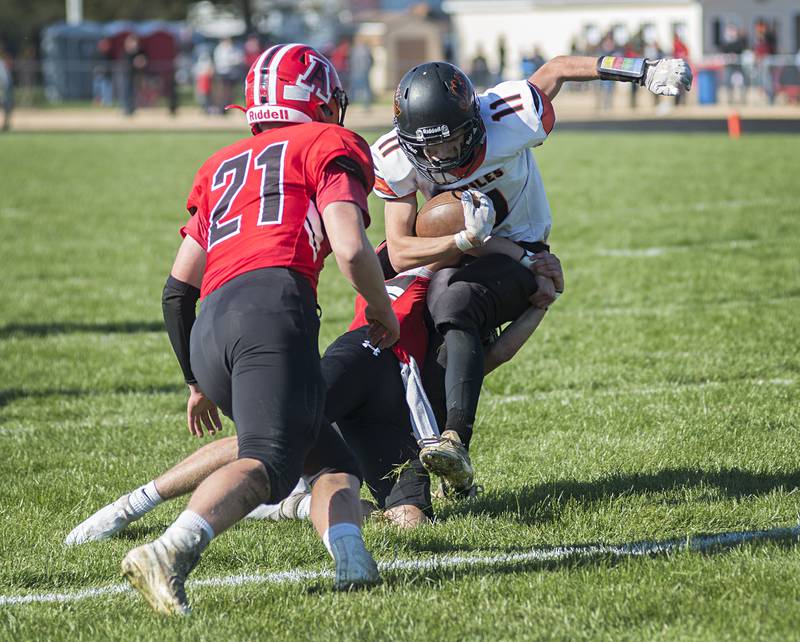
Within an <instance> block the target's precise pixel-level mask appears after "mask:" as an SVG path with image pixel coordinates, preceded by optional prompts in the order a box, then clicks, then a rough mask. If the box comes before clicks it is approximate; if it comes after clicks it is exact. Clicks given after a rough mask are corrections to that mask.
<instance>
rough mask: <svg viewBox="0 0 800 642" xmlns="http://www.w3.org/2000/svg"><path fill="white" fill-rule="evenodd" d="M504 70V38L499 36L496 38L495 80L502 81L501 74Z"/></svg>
mask: <svg viewBox="0 0 800 642" xmlns="http://www.w3.org/2000/svg"><path fill="white" fill-rule="evenodd" d="M505 70H506V39H505V37H504V36H500V37H499V38H498V39H497V78H496V80H495V82H503V74H504V73H505Z"/></svg>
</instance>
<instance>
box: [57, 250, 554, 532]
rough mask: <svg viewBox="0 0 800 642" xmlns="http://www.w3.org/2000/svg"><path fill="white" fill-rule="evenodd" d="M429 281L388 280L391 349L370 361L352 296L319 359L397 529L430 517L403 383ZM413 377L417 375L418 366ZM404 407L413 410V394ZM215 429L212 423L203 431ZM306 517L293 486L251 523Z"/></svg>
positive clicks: (222, 449)
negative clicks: (340, 331)
mask: <svg viewBox="0 0 800 642" xmlns="http://www.w3.org/2000/svg"><path fill="white" fill-rule="evenodd" d="M539 258H540V261H539V262H538V263H537V270H538V271H539V272H541V273H545V274H551V275H554V276H555V274H556V273H557V271H558V270H560V266H559V264H558V262H557V260H555V257H552V256H548V255H545V254H542V255H540V257H539ZM429 283H430V279H429V271H428V270H427V269H424V268H422V269H418V270H412V271H409V272H407V273H403V274H400V275H398V276H397V277H395V278H394V279H390V280H389V281H387V282H386V289H387V291H388V292H389V295H390V298H392V307H393V309H394V310H395V313H396V314H397V316H398V319H399V321H400V325H401V330H400V340H399V341H398V343H396V344H395V346H393V348H392V350H384V351H381V352H380V353H379V354H378V355H375V354H374V350H373V349H372V348H370V347H369V346H368V345H366V346H365V341H368V339H367V336H366V330H367V328H366V325H365V321H366V319H365V317H364V311H365V301H364V300H363V298H362V297H360V296H359V297H358V299H357V302H356V317H355V319H354V320H353V323H352V324H351V330H350V331H349V332H347V333H345V334H344V335H342V336H341V337H339V338H338V339H337V340H336V341H334V342H333V344H331V346H330V347H329V348H328V350H327V351H326V352H325V355H324V356H323V358H322V361H321V368H322V375H323V378H324V379H325V382H326V391H327V396H326V405H325V413H326V416H327V418H328V419H329V420H331V421H335V422H337V424H338V426H339V428H340V430H341V433H342V436H343V437H344V439H345V441H346V442H347V444H348V446H350V448H351V449H353V450H354V452H355V453H356V455H357V456H358V458H359V463H360V464H361V469H362V471H363V472H364V480H365V483H366V484H367V487H368V488H369V490H370V492H371V493H372V495H373V497H374V498H375V500H376V502H377V504H378V506H379V507H380V508H381V509H382V510H383V511H384V512H383V515H384V516H385V517H386V518H387V519H388V520H389V521H390V522H392V523H394V524H396V525H398V526H400V527H405V528H410V527H415V526H418V525H420V524H422V523H425V522H427V521H428V519H429V518H430V517H431V516H432V511H431V505H430V479H429V477H428V475H427V472H426V471H425V470H424V469H422V468H421V466H420V465H419V463H420V462H419V458H418V454H419V451H418V449H417V447H416V441H417V440H418V438H419V436H420V435H424V434H425V433H426V429H425V428H424V427H423V426H421V425H420V424H424V422H425V420H426V418H425V417H424V416H422V417H420V416H417V415H418V413H415V412H410V410H409V404H408V401H409V392H411V393H415V392H416V393H419V389H418V387H417V388H414V387H413V386H415V385H416V383H417V382H416V381H412V382H411V387H410V386H409V385H404V381H403V380H404V379H407V378H408V377H409V374H408V372H407V369H408V367H410V365H411V364H410V360H411V359H413V360H414V364H416V362H417V361H421V360H422V359H424V354H425V348H426V344H427V340H428V330H427V328H426V324H425V320H424V312H425V311H424V306H425V295H426V292H427V288H428V285H429ZM543 316H544V310H542V309H541V308H536V307H534V306H532V307H530V308H528V310H527V311H526V312H525V313H524V314H522V315H521V316H520V317H519V318H518V319H517V320H516V321H515V322H514V323H512V324H510V325H509V326H508V327H507V328H506V329H505V330H504V331H503V333H502V334H501V335H500V337H499V338H498V339H497V340H496V341H494V342H493V343H492V344H491V345H490V346H488V348H487V351H486V371H487V372H489V371H491V370H494V369H495V368H497V367H499V366H500V365H501V364H503V363H505V362H507V361H509V360H510V359H511V358H512V357H513V356H514V355H515V354H516V353H517V351H518V350H519V349H520V347H521V346H522V345H523V344H524V343H525V342H526V341H527V340H528V338H529V337H530V336H531V335H532V334H533V332H534V331H535V330H536V327H537V326H538V324H539V322H540V321H541V319H542V317H543ZM407 357H410V359H407ZM398 365H400V367H398ZM404 370H405V371H406V372H404ZM412 373H413V376H416V374H417V373H418V371H417V369H416V365H414V366H413V370H412ZM422 395H424V393H422ZM440 396H441V395H440ZM411 400H412V404H411V405H414V404H413V400H414V397H413V396H412V397H411ZM198 429H199V431H200V432H201V433H202V430H203V428H202V426H196V427H195V426H192V425H191V423H190V430H193V431H197V430H198ZM214 430H215V427H214V424H213V423H212V424H210V431H211V432H213V431H214ZM428 430H430V428H428ZM237 452H238V448H237V443H236V439H235V438H234V437H229V438H226V439H221V440H219V441H216V442H213V443H211V444H208V445H206V446H203V447H202V448H200V449H199V450H198V451H197V452H195V453H193V454H192V455H190V456H189V457H187V458H186V459H184V460H183V461H181V462H180V463H178V464H177V465H176V466H174V467H173V468H171V469H170V470H168V471H167V472H165V473H164V474H162V475H160V476H159V477H157V478H156V479H154V480H152V481H150V482H148V483H147V484H145V485H143V486H141V487H139V488H137V489H136V490H134V491H132V492H130V493H126V494H124V495H122V496H121V497H120V498H118V499H117V500H116V501H114V502H112V503H111V504H108V505H107V506H105V507H103V508H101V509H100V510H99V511H97V512H96V513H95V514H93V515H92V516H91V517H89V518H88V519H86V520H85V521H83V522H82V523H81V524H79V525H78V526H77V527H75V529H73V530H72V532H70V534H69V535H68V536H67V538H66V540H65V542H64V543H65V544H66V545H68V546H69V545H75V544H83V543H85V542H90V541H98V540H102V539H106V538H109V537H112V536H113V535H115V534H116V533H119V532H120V531H122V530H123V529H125V528H127V526H128V525H130V524H131V523H133V522H134V521H136V520H138V519H140V518H141V517H143V516H144V515H146V514H147V513H149V512H150V511H151V510H153V509H154V508H155V507H156V506H158V505H159V504H160V503H161V502H163V501H166V500H170V499H175V498H177V497H181V496H183V495H186V494H187V493H190V492H192V491H193V490H194V489H195V488H197V486H198V484H199V483H200V482H201V481H202V480H203V479H205V478H206V477H208V475H210V474H211V473H212V472H213V471H215V470H217V469H218V468H220V467H222V466H223V465H225V464H227V463H229V462H231V461H234V460H235V459H236V457H237ZM398 471H400V472H399V473H398ZM309 514H310V494H309V493H308V492H307V485H306V484H305V482H301V484H298V487H296V488H295V491H293V492H292V494H290V495H289V497H287V498H286V499H285V500H283V501H282V502H280V503H279V504H275V505H269V506H265V505H262V506H259V507H258V508H256V509H255V510H254V511H253V512H252V513H251V514H250V516H251V517H254V518H256V519H275V520H277V519H305V518H308V516H309Z"/></svg>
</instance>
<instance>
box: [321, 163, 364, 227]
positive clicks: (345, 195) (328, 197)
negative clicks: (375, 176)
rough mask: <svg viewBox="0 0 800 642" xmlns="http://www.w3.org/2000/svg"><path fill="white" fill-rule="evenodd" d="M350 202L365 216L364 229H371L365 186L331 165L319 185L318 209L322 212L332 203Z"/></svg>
mask: <svg viewBox="0 0 800 642" xmlns="http://www.w3.org/2000/svg"><path fill="white" fill-rule="evenodd" d="M335 201H348V202H350V203H354V204H355V205H357V206H358V207H359V208H360V209H361V212H362V213H363V215H364V227H369V223H370V218H369V207H368V205H367V190H366V189H365V187H364V184H363V183H362V182H361V181H360V180H358V179H357V178H356V177H355V176H354V175H353V174H352V173H350V172H348V171H346V170H345V169H343V168H342V167H339V166H338V165H336V164H335V163H331V164H329V165H328V167H326V168H325V170H324V172H323V175H322V180H321V182H320V183H319V184H318V185H317V209H318V210H319V211H320V212H322V211H323V210H324V209H325V208H326V207H327V206H328V205H329V204H330V203H333V202H335Z"/></svg>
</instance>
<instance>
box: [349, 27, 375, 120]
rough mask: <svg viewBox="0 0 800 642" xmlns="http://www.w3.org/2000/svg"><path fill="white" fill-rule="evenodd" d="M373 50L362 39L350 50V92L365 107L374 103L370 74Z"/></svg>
mask: <svg viewBox="0 0 800 642" xmlns="http://www.w3.org/2000/svg"><path fill="white" fill-rule="evenodd" d="M372 63H373V59H372V52H371V51H370V48H369V46H368V45H367V43H365V42H364V41H362V40H356V41H355V43H354V44H353V47H352V49H351V50H350V86H351V89H350V93H351V94H352V98H353V100H354V101H358V102H360V103H361V104H362V105H364V107H367V108H369V107H370V106H371V105H372V99H373V98H372V87H371V86H370V82H369V74H370V72H371V71H372Z"/></svg>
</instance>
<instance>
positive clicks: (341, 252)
mask: <svg viewBox="0 0 800 642" xmlns="http://www.w3.org/2000/svg"><path fill="white" fill-rule="evenodd" d="M333 253H334V254H335V255H336V260H337V261H338V262H339V263H340V264H341V263H347V264H348V265H355V264H356V263H358V262H359V261H361V260H363V258H364V255H365V254H366V253H367V248H366V247H365V246H364V244H363V243H361V242H359V241H358V240H356V239H353V240H352V241H347V242H345V243H341V244H339V246H338V247H336V248H334V249H333Z"/></svg>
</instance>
